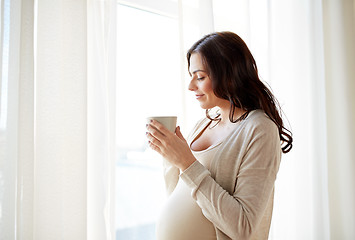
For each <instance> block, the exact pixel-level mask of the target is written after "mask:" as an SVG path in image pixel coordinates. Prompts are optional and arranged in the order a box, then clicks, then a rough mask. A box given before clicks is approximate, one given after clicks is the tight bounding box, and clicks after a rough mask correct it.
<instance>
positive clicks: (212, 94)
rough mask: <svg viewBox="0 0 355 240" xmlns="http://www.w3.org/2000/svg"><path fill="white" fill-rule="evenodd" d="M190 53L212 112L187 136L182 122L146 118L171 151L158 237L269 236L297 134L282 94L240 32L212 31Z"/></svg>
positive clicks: (195, 83)
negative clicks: (279, 183) (283, 163)
mask: <svg viewBox="0 0 355 240" xmlns="http://www.w3.org/2000/svg"><path fill="white" fill-rule="evenodd" d="M187 61H188V71H189V73H190V76H191V81H190V83H189V86H188V89H189V90H190V91H193V92H194V94H195V96H196V99H197V101H198V102H199V103H200V106H201V108H202V109H205V110H206V117H205V118H203V119H201V120H200V121H199V122H198V123H197V124H196V126H195V127H194V128H193V130H192V131H191V133H190V135H189V137H188V138H187V140H185V138H184V137H183V136H182V134H181V131H180V127H177V128H176V130H175V133H172V132H170V131H168V130H167V129H166V128H165V127H164V126H163V125H161V124H160V123H159V122H157V121H154V120H153V121H151V122H150V123H149V124H148V125H147V138H148V143H149V146H150V147H151V148H152V149H153V150H155V151H157V152H158V153H159V154H161V155H162V156H163V157H164V170H165V172H164V177H165V182H166V187H167V191H168V194H169V198H168V200H167V202H166V204H165V206H164V208H163V211H162V213H161V215H160V218H159V221H158V222H157V229H156V232H157V239H158V240H208V239H218V240H221V239H268V234H269V229H270V223H271V215H272V208H273V198H274V183H275V179H276V175H277V172H278V169H279V165H280V160H281V154H282V152H283V153H287V152H289V151H290V150H291V148H292V141H293V139H292V134H291V132H290V131H288V130H287V129H286V128H285V127H284V124H283V121H282V118H281V116H280V111H281V110H280V108H279V106H278V104H277V101H276V99H275V98H274V96H273V94H272V93H271V91H270V90H269V89H268V88H267V87H266V86H265V85H264V84H263V83H262V81H261V80H260V79H259V76H258V70H257V66H256V63H255V60H254V58H253V56H252V54H251V53H250V51H249V49H248V47H247V46H246V44H245V43H244V41H243V40H242V39H241V38H240V37H239V36H238V35H236V34H235V33H232V32H216V33H212V34H209V35H206V36H205V37H203V38H202V39H200V40H199V41H197V42H196V43H195V44H194V45H193V46H192V47H191V49H190V50H189V51H188V53H187ZM212 109H213V110H215V109H217V111H213V112H214V113H212V111H211V110H212Z"/></svg>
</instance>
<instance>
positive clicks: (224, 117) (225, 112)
mask: <svg viewBox="0 0 355 240" xmlns="http://www.w3.org/2000/svg"><path fill="white" fill-rule="evenodd" d="M230 111H231V109H230V106H228V107H224V108H220V113H221V116H220V117H221V122H220V123H221V124H226V123H230V119H229V114H230ZM244 113H245V110H243V109H240V108H235V109H234V115H233V120H236V119H238V118H240V117H241V116H242V115H243V114H244Z"/></svg>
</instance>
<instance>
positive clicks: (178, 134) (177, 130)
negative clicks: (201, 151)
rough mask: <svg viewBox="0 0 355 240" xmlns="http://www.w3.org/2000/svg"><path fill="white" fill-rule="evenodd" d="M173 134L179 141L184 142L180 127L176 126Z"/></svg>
mask: <svg viewBox="0 0 355 240" xmlns="http://www.w3.org/2000/svg"><path fill="white" fill-rule="evenodd" d="M175 134H176V136H178V137H179V138H180V139H181V140H184V141H185V138H184V136H183V135H182V133H181V131H180V126H178V127H177V128H176V129H175Z"/></svg>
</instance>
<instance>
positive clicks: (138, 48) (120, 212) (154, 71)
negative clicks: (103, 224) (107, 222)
mask: <svg viewBox="0 0 355 240" xmlns="http://www.w3.org/2000/svg"><path fill="white" fill-rule="evenodd" d="M164 2H169V1H164ZM170 2H171V3H172V4H174V2H173V1H170ZM175 5H176V7H177V4H176V3H175ZM170 6H172V5H170ZM160 7H161V5H160ZM167 15H168V14H164V15H163V14H162V11H161V9H160V10H159V11H156V12H154V11H153V10H152V8H149V9H147V8H144V9H141V8H139V7H137V6H136V5H127V3H124V4H122V3H118V5H117V18H118V19H117V21H118V22H117V116H116V119H117V144H118V146H117V151H118V154H117V155H118V159H117V163H116V230H117V231H116V238H117V239H125V240H130V239H132V240H133V239H139V240H140V239H145V240H150V239H155V221H156V219H157V217H158V214H159V212H160V208H161V207H162V205H163V203H164V200H165V189H164V180H163V174H162V162H161V157H160V156H159V155H158V154H157V153H155V152H154V151H152V150H150V149H149V148H148V147H147V144H146V136H145V132H146V129H145V124H146V120H145V119H146V117H148V116H151V115H179V114H180V112H181V105H182V104H181V98H182V94H181V91H180V90H181V87H182V86H181V83H180V58H179V57H180V55H179V37H178V22H177V19H176V18H174V17H171V16H167Z"/></svg>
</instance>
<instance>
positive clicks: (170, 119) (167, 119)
mask: <svg viewBox="0 0 355 240" xmlns="http://www.w3.org/2000/svg"><path fill="white" fill-rule="evenodd" d="M151 119H154V120H156V121H158V122H160V123H161V124H163V125H164V126H165V127H166V128H167V129H168V130H169V131H171V132H175V128H176V121H177V117H176V116H153V117H148V118H147V122H148V123H149V121H150V120H151Z"/></svg>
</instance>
